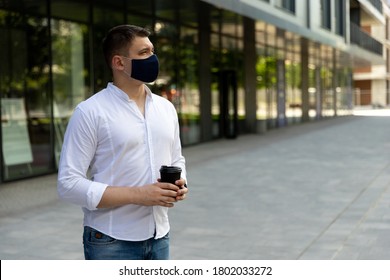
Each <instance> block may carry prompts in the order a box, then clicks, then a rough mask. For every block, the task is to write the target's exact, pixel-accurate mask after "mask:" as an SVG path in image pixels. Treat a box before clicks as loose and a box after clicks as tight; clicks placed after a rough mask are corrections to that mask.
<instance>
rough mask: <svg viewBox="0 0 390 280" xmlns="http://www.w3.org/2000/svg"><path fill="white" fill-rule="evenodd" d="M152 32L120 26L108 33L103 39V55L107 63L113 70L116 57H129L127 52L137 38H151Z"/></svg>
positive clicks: (141, 28) (134, 27) (140, 28)
mask: <svg viewBox="0 0 390 280" xmlns="http://www.w3.org/2000/svg"><path fill="white" fill-rule="evenodd" d="M149 35H150V31H149V30H147V29H145V28H143V27H139V26H135V25H127V24H126V25H118V26H115V27H114V28H112V29H110V31H108V34H107V36H106V37H105V38H104V39H103V54H104V58H105V60H106V63H107V65H108V67H109V68H111V61H112V57H113V56H114V55H123V56H127V51H128V49H129V47H130V46H131V44H132V42H133V40H134V38H135V37H149Z"/></svg>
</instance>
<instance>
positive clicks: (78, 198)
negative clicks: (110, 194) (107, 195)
mask: <svg viewBox="0 0 390 280" xmlns="http://www.w3.org/2000/svg"><path fill="white" fill-rule="evenodd" d="M96 122H97V120H96V119H93V118H91V117H90V116H88V115H86V114H84V113H83V112H82V110H81V109H80V108H78V107H77V108H76V110H75V111H74V113H73V115H72V117H71V118H70V121H69V124H68V126H67V129H66V132H65V136H64V143H63V146H62V151H61V156H60V163H59V167H58V183H57V191H58V195H59V197H60V198H61V199H63V200H65V201H68V202H71V203H74V204H77V205H80V206H81V207H85V208H87V209H89V210H96V209H97V208H96V207H97V205H98V204H99V202H100V200H101V198H102V196H103V193H104V191H105V189H106V188H107V186H108V185H107V184H104V183H99V182H94V181H92V180H90V179H88V178H87V172H88V168H89V166H90V163H91V161H92V159H93V157H94V155H95V151H96V147H97V125H96Z"/></svg>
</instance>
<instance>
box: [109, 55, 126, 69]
mask: <svg viewBox="0 0 390 280" xmlns="http://www.w3.org/2000/svg"><path fill="white" fill-rule="evenodd" d="M124 67H125V66H124V64H123V59H122V58H121V57H120V56H119V55H114V56H113V57H112V59H111V68H112V70H123V68H124Z"/></svg>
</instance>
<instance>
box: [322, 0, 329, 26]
mask: <svg viewBox="0 0 390 280" xmlns="http://www.w3.org/2000/svg"><path fill="white" fill-rule="evenodd" d="M321 24H322V27H323V28H326V29H331V0H321Z"/></svg>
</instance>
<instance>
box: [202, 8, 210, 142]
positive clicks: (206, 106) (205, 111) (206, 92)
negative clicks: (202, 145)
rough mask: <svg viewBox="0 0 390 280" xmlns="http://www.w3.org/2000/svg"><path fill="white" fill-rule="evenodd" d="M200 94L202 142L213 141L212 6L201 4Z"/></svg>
mask: <svg viewBox="0 0 390 280" xmlns="http://www.w3.org/2000/svg"><path fill="white" fill-rule="evenodd" d="M199 11H202V12H199V13H198V14H199V15H201V16H199V19H198V20H199V47H200V48H199V49H200V51H199V52H200V53H199V56H200V57H199V61H200V63H199V92H200V94H199V95H200V96H199V97H200V105H199V106H200V130H201V141H202V142H204V141H209V140H211V139H213V131H212V125H213V123H212V116H211V75H212V74H211V70H210V69H211V60H210V57H211V54H210V44H211V43H210V6H209V4H207V3H205V2H203V1H200V3H199Z"/></svg>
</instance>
